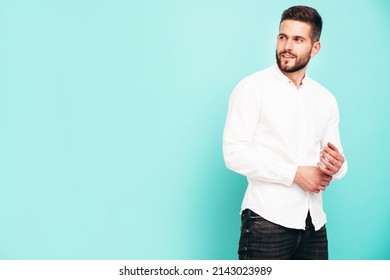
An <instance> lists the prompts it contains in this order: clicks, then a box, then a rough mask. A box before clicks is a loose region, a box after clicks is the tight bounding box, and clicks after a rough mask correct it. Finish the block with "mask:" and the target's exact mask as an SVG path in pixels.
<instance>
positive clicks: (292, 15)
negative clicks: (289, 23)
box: [280, 6, 322, 42]
mask: <svg viewBox="0 0 390 280" xmlns="http://www.w3.org/2000/svg"><path fill="white" fill-rule="evenodd" d="M288 19H289V20H296V21H301V22H305V23H308V24H310V25H311V31H312V32H311V39H312V41H313V42H317V41H319V40H320V37H321V30H322V18H321V16H320V14H319V13H318V12H317V10H315V9H313V8H311V7H307V6H293V7H290V8H288V9H287V10H285V11H284V12H283V14H282V18H281V20H280V23H282V21H284V20H288Z"/></svg>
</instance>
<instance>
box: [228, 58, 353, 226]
mask: <svg viewBox="0 0 390 280" xmlns="http://www.w3.org/2000/svg"><path fill="white" fill-rule="evenodd" d="M328 142H331V143H333V144H334V145H335V146H336V147H337V148H338V149H339V150H340V152H341V153H342V151H343V149H342V146H341V142H340V136H339V112H338V106H337V102H336V99H335V98H334V96H333V95H332V94H331V93H330V92H329V91H327V90H326V89H325V88H324V87H322V86H321V85H320V84H318V83H316V82H315V81H313V80H311V79H310V78H308V77H305V78H304V79H303V81H302V85H301V86H300V87H299V88H298V89H297V88H296V86H295V85H294V83H293V82H292V81H290V79H288V78H287V77H286V76H285V75H284V74H283V73H282V72H281V71H280V70H279V68H278V66H277V65H276V64H275V65H273V66H272V67H270V68H267V69H265V70H262V71H259V72H256V73H254V74H252V75H250V76H248V77H246V78H244V79H243V80H242V81H241V82H240V83H239V84H238V85H237V86H236V88H235V89H234V91H233V93H232V95H231V97H230V100H229V110H228V114H227V118H226V124H225V130H224V136H223V154H224V160H225V163H226V166H227V167H228V168H229V169H231V170H233V171H235V172H237V173H240V174H242V175H245V176H246V177H247V180H248V187H247V190H246V193H245V196H244V199H243V203H242V207H241V211H242V210H244V209H246V208H249V209H251V210H252V211H254V212H256V213H257V214H259V215H260V216H262V217H263V218H265V219H267V220H269V221H271V222H273V223H276V224H279V225H282V226H284V227H288V228H295V229H305V220H306V217H307V213H308V211H310V215H311V217H312V222H313V225H314V227H315V229H316V230H318V229H320V228H321V227H322V226H323V225H324V224H325V223H326V215H325V213H324V211H323V207H322V192H319V193H311V192H307V191H305V190H304V189H302V188H301V187H299V186H298V185H297V184H295V183H293V180H294V177H295V172H296V170H297V167H298V166H317V163H318V162H319V161H320V153H321V151H322V149H323V148H324V147H325V146H326V145H327V143H328ZM346 172H347V162H346V161H345V162H344V164H343V165H342V167H341V169H340V170H339V172H338V173H337V174H336V175H334V176H333V179H340V178H342V177H343V176H344V175H345V174H346Z"/></svg>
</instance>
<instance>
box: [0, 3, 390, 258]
mask: <svg viewBox="0 0 390 280" xmlns="http://www.w3.org/2000/svg"><path fill="white" fill-rule="evenodd" d="M389 3H390V2H389V1H386V0H373V1H372V0H366V1H363V0H357V1H353V2H352V1H339V0H331V1H329V0H326V1H325V0H324V1H299V3H298V2H296V1H289V0H285V1H260V0H247V1H235V0H229V1H226V0H212V1H209V0H186V1H180V0H177V1H175V0H161V1H157V0H155V1H152V0H148V1H132V0H98V1H92V0H81V1H80V0H77V1H76V0H66V1H65V0H57V1H49V0H36V1H28V0H17V1H5V0H4V1H0V225H1V230H0V258H1V259H142V260H147V259H158V260H160V259H161V260H162V259H237V253H236V252H237V246H238V238H239V226H240V217H239V211H240V206H241V201H242V197H243V194H244V192H245V188H246V179H245V178H244V177H243V176H241V175H238V174H235V173H233V172H232V171H229V170H228V169H227V168H226V167H225V165H224V162H223V158H222V133H223V126H224V121H225V117H226V112H227V106H228V99H229V96H230V94H231V92H232V90H233V88H234V87H235V85H236V84H237V83H238V82H239V81H240V80H241V79H242V78H243V77H245V76H246V75H249V74H251V73H253V72H255V71H257V70H260V69H263V68H265V67H268V66H270V65H271V64H273V63H274V60H275V58H274V57H275V54H274V53H275V46H276V35H277V33H278V27H279V20H280V16H281V13H282V11H283V10H285V9H286V8H288V7H290V6H292V5H296V4H305V5H309V6H313V7H314V8H316V9H317V10H318V11H319V12H320V14H321V15H322V17H323V20H324V29H323V35H322V49H321V52H320V53H319V55H318V56H316V57H315V58H313V59H312V61H311V62H310V67H309V73H308V75H309V76H311V77H312V78H313V79H315V80H317V81H319V82H320V83H321V84H323V85H324V86H326V87H327V88H328V89H329V90H330V91H331V92H332V93H333V94H334V95H335V96H336V98H337V100H338V103H339V107H340V115H341V123H340V130H341V137H342V141H343V146H344V150H345V154H346V157H347V159H348V162H349V173H348V174H347V176H346V177H345V178H344V179H343V180H341V181H338V182H337V181H336V182H332V184H331V186H330V187H329V188H328V189H327V191H326V192H325V193H324V203H325V210H326V212H327V215H328V225H327V226H328V237H329V246H330V248H329V250H330V258H331V259H390V239H389V238H388V237H389V236H390V223H389V221H390V214H389V213H390V203H389V198H390V187H389V181H390V176H389V171H388V169H389V166H388V162H389V158H390V149H389V148H388V146H389V143H390V132H389V121H390V110H389V103H390V84H389V67H388V64H389V61H390V55H389V43H390V39H389V38H390V36H389V35H390V19H389V17H388V14H389V12H390V4H389Z"/></svg>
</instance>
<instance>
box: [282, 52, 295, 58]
mask: <svg viewBox="0 0 390 280" xmlns="http://www.w3.org/2000/svg"><path fill="white" fill-rule="evenodd" d="M280 56H282V57H284V58H296V56H295V55H293V54H290V53H281V54H280Z"/></svg>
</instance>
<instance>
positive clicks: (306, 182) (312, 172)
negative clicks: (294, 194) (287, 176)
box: [294, 166, 332, 193]
mask: <svg viewBox="0 0 390 280" xmlns="http://www.w3.org/2000/svg"><path fill="white" fill-rule="evenodd" d="M330 181H332V176H329V175H327V174H324V173H323V172H322V171H321V170H320V169H319V168H317V167H315V166H298V168H297V172H296V173H295V178H294V183H296V184H298V185H299V186H300V187H301V188H303V189H304V190H306V191H308V192H315V193H318V192H320V191H324V190H325V189H326V187H327V186H328V185H329V183H330Z"/></svg>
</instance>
